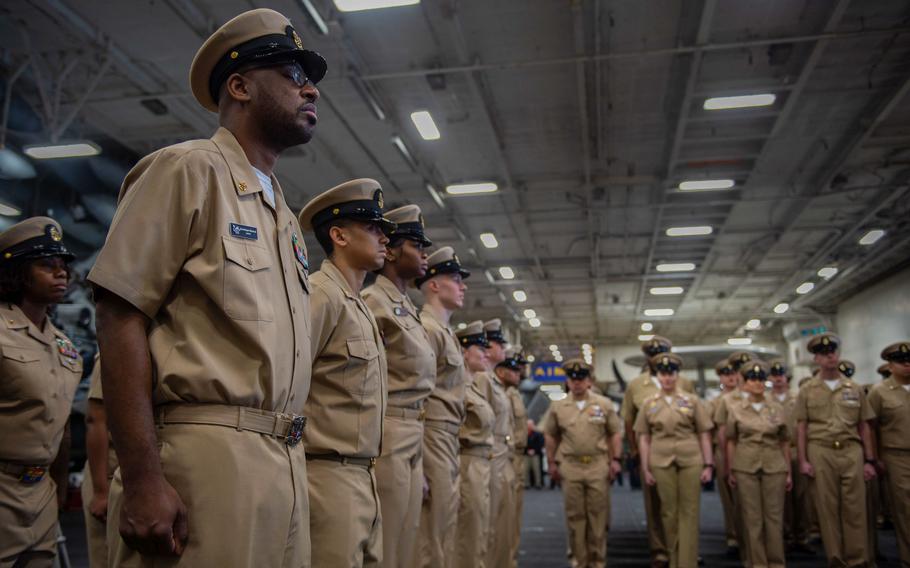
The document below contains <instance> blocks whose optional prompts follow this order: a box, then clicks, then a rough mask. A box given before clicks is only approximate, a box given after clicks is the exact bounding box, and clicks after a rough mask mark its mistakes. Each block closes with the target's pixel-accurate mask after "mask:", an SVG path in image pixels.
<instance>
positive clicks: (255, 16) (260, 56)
mask: <svg viewBox="0 0 910 568" xmlns="http://www.w3.org/2000/svg"><path fill="white" fill-rule="evenodd" d="M294 62H296V63H299V64H300V67H301V68H302V69H303V72H304V73H305V74H306V76H307V79H309V80H310V82H312V83H318V82H319V81H320V80H321V79H322V78H323V77H324V76H325V72H326V69H327V65H326V62H325V59H323V57H322V56H321V55H319V54H318V53H316V52H315V51H310V50H308V49H303V42H302V41H301V40H300V36H299V35H298V34H297V31H296V30H295V29H294V26H292V25H291V21H290V20H288V19H287V17H285V16H284V15H282V14H280V13H278V12H276V11H275V10H270V9H268V8H259V9H256V10H250V11H248V12H244V13H242V14H240V15H239V16H237V17H235V18H233V19H232V20H230V21H228V22H227V23H226V24H224V25H223V26H221V27H220V28H218V29H217V30H215V33H213V34H212V35H211V36H210V37H209V38H208V39H207V40H205V43H203V44H202V47H200V48H199V51H197V52H196V57H194V58H193V64H192V65H191V66H190V88H191V89H192V91H193V96H194V97H196V100H197V101H199V104H201V105H202V106H203V108H205V109H208V110H210V111H212V112H218V91H219V89H221V85H222V84H223V83H224V82H225V81H226V80H227V78H228V77H230V76H231V74H232V73H234V72H236V71H237V70H238V69H239V68H240V67H241V66H244V65H255V66H263V67H265V66H269V65H277V64H281V63H294Z"/></svg>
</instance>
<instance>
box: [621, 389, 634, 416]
mask: <svg viewBox="0 0 910 568" xmlns="http://www.w3.org/2000/svg"><path fill="white" fill-rule="evenodd" d="M634 410H635V409H634V408H633V406H632V393H631V391H629V390H628V389H627V390H626V393H625V394H624V395H623V397H622V406H620V407H619V414H620V415H621V416H622V419H623V420H632V419H633V418H634V417H633V416H632V412H634Z"/></svg>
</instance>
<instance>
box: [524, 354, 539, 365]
mask: <svg viewBox="0 0 910 568" xmlns="http://www.w3.org/2000/svg"><path fill="white" fill-rule="evenodd" d="M535 359H537V358H536V357H534V356H533V355H528V356H527V357H526V358H525V360H526V361H527V362H528V363H533V362H534V360H535Z"/></svg>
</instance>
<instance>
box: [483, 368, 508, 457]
mask: <svg viewBox="0 0 910 568" xmlns="http://www.w3.org/2000/svg"><path fill="white" fill-rule="evenodd" d="M474 384H476V385H477V388H478V389H479V390H480V392H482V393H483V395H484V398H486V399H487V402H489V403H490V406H492V407H493V414H494V415H495V416H496V421H495V422H494V423H493V452H494V453H495V454H496V455H497V456H500V455H502V454H504V453H506V452H511V451H514V450H515V442H514V441H513V440H512V431H513V430H514V428H513V427H512V405H511V403H509V397H508V395H507V394H506V389H505V387H504V386H503V384H502V383H501V382H499V379H497V378H496V375H494V374H493V371H488V372H486V373H475V374H474Z"/></svg>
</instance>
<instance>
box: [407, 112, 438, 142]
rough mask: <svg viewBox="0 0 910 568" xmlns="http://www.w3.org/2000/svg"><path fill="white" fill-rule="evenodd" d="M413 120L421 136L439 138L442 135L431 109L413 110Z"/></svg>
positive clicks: (432, 138)
mask: <svg viewBox="0 0 910 568" xmlns="http://www.w3.org/2000/svg"><path fill="white" fill-rule="evenodd" d="M411 120H412V121H413V122H414V126H416V127H417V132H418V133H419V134H420V137H421V138H423V139H424V140H439V138H440V137H441V135H440V134H439V129H438V128H436V123H435V122H433V115H431V114H430V111H427V110H419V111H417V112H412V113H411Z"/></svg>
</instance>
